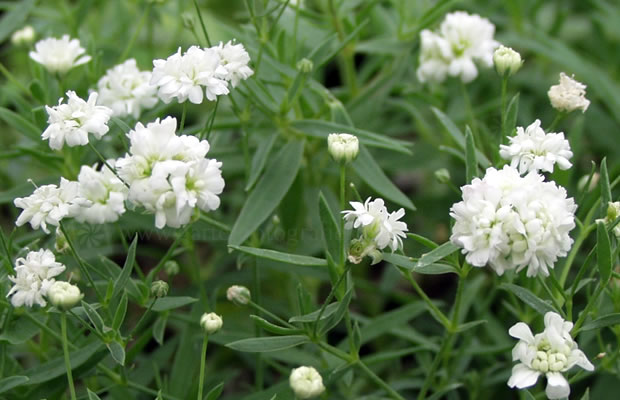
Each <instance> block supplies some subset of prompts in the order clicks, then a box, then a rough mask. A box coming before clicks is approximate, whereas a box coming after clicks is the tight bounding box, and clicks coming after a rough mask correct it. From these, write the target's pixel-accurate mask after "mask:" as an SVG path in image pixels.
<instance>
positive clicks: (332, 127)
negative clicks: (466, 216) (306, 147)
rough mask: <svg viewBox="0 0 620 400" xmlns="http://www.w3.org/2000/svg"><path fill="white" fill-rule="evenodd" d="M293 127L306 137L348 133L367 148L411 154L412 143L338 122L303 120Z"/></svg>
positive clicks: (295, 122)
mask: <svg viewBox="0 0 620 400" xmlns="http://www.w3.org/2000/svg"><path fill="white" fill-rule="evenodd" d="M291 127H292V128H294V129H296V130H298V131H300V132H302V133H303V134H305V135H308V136H312V137H318V138H322V139H325V140H327V136H328V135H329V134H330V133H334V132H346V133H350V134H352V135H355V136H357V138H358V139H359V141H360V142H361V143H363V144H365V145H367V146H371V147H379V148H383V149H388V150H392V151H397V152H399V153H403V154H411V150H410V149H409V147H410V146H411V143H409V142H405V141H402V140H396V139H392V138H390V137H388V136H385V135H382V134H379V133H375V132H370V131H366V130H363V129H358V128H354V127H352V126H350V125H344V124H340V123H336V122H329V121H321V120H313V119H302V120H297V121H294V122H292V123H291ZM325 147H327V142H325Z"/></svg>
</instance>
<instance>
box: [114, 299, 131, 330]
mask: <svg viewBox="0 0 620 400" xmlns="http://www.w3.org/2000/svg"><path fill="white" fill-rule="evenodd" d="M127 302H128V298H127V293H123V296H121V300H120V301H119V302H118V306H117V307H116V311H115V312H114V319H113V320H112V329H113V330H115V331H117V330H118V329H120V327H121V325H123V321H124V320H125V314H126V313H127Z"/></svg>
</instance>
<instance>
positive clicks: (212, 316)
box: [200, 313, 224, 335]
mask: <svg viewBox="0 0 620 400" xmlns="http://www.w3.org/2000/svg"><path fill="white" fill-rule="evenodd" d="M223 324H224V322H223V321H222V317H220V316H219V315H217V314H216V313H208V314H207V313H204V314H202V317H200V326H201V327H202V329H204V331H205V332H206V333H207V334H209V335H211V334H214V333H215V332H217V331H219V330H220V329H221V328H222V325H223Z"/></svg>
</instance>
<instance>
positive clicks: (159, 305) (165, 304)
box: [151, 296, 198, 312]
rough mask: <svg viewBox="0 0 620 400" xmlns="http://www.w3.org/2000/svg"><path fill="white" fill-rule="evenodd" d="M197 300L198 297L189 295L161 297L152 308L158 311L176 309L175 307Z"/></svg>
mask: <svg viewBox="0 0 620 400" xmlns="http://www.w3.org/2000/svg"><path fill="white" fill-rule="evenodd" d="M197 301H198V299H196V298H194V297H188V296H167V297H161V298H159V299H157V300H155V304H153V307H151V310H153V311H157V312H161V311H168V310H174V309H175V308H179V307H183V306H186V305H188V304H192V303H195V302H197Z"/></svg>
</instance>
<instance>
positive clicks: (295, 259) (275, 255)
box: [228, 246, 327, 267]
mask: <svg viewBox="0 0 620 400" xmlns="http://www.w3.org/2000/svg"><path fill="white" fill-rule="evenodd" d="M228 247H230V248H231V249H233V250H237V251H241V252H243V253H246V254H250V255H253V256H255V257H259V258H264V259H266V260H272V261H278V262H283V263H287V264H295V265H304V266H306V267H325V266H326V265H327V261H325V260H324V259H322V258H316V257H310V256H300V255H297V254H289V253H282V252H280V251H276V250H269V249H258V248H256V247H248V246H228Z"/></svg>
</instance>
